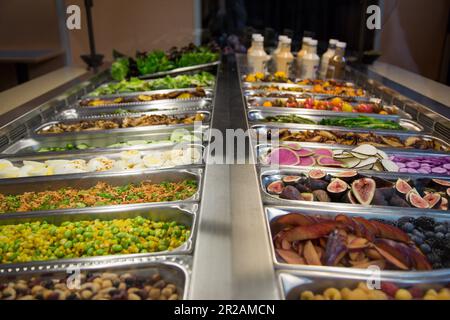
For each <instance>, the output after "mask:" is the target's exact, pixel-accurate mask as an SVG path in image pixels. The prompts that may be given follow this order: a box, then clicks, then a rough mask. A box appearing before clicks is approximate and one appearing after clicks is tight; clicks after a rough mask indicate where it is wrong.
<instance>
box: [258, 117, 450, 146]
mask: <svg viewBox="0 0 450 320" xmlns="http://www.w3.org/2000/svg"><path fill="white" fill-rule="evenodd" d="M251 129H253V130H252V132H251V136H252V139H253V140H256V141H263V142H267V141H268V139H267V135H268V132H269V131H277V130H282V129H287V130H290V131H291V132H304V131H308V130H309V131H313V130H324V131H334V132H341V133H346V132H350V133H373V134H377V135H380V136H392V137H398V138H399V139H401V140H402V141H404V140H405V139H407V138H409V137H419V138H422V139H424V140H428V141H429V140H433V141H436V142H439V143H440V144H441V145H442V146H443V147H444V148H446V150H447V151H445V150H434V149H427V150H421V149H413V148H394V147H390V148H389V147H378V146H377V148H379V149H382V150H384V149H392V148H393V149H396V150H399V149H400V150H408V151H411V150H412V151H413V150H419V151H426V152H428V153H433V152H438V153H445V152H449V151H450V144H449V143H448V142H446V141H444V140H442V139H440V138H437V137H434V136H432V135H429V134H426V133H425V134H422V133H417V132H413V131H406V132H401V131H394V130H367V129H358V128H342V127H331V126H330V127H327V126H318V125H302V124H282V123H280V124H276V125H274V124H257V125H252V126H251ZM298 142H301V143H303V142H302V141H298ZM323 145H325V146H328V145H331V144H327V143H324V144H323ZM332 145H336V146H339V147H341V146H345V145H339V144H332ZM354 147H356V145H354Z"/></svg>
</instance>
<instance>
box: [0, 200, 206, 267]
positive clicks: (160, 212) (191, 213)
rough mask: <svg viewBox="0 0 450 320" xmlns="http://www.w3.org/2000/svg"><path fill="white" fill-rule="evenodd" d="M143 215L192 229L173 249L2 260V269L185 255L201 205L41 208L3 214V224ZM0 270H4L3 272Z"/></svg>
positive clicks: (192, 241) (190, 246)
mask: <svg viewBox="0 0 450 320" xmlns="http://www.w3.org/2000/svg"><path fill="white" fill-rule="evenodd" d="M138 216H141V217H143V218H147V219H151V220H155V221H176V222H177V223H180V224H183V225H185V226H187V227H189V228H190V230H191V233H190V235H189V238H188V239H187V240H186V242H185V243H184V244H182V245H181V246H179V247H178V248H175V249H173V250H171V251H169V250H165V251H159V252H151V253H150V252H147V253H133V254H116V255H105V256H92V257H84V258H70V259H64V258H63V259H56V260H40V261H30V262H23V263H11V264H10V263H3V264H1V263H0V271H1V270H2V269H3V270H4V269H11V270H14V269H16V268H18V269H22V270H23V269H24V268H26V267H27V268H30V267H37V266H39V264H40V263H45V264H60V263H64V264H83V263H94V262H101V261H104V260H108V259H119V258H120V259H133V258H147V257H154V256H159V255H182V254H190V253H192V251H193V248H194V245H195V239H196V236H197V219H198V205H197V204H179V205H146V206H139V205H133V206H129V207H126V208H123V207H122V208H121V207H109V208H107V207H103V208H94V209H92V208H91V210H88V208H84V210H81V211H80V210H76V211H67V212H65V213H53V212H41V213H32V214H10V215H5V214H2V215H0V225H15V224H21V223H26V222H34V221H47V222H48V223H51V224H56V225H58V224H61V223H63V222H65V221H72V222H74V221H75V222H76V221H89V220H96V219H99V220H114V219H131V218H135V217H138ZM0 274H1V273H0Z"/></svg>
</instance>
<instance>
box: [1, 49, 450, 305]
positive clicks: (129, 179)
mask: <svg viewBox="0 0 450 320" xmlns="http://www.w3.org/2000/svg"><path fill="white" fill-rule="evenodd" d="M191 49H192V48H191ZM192 50H194V49H192ZM195 50H197V49H195ZM195 50H194V51H195ZM195 52H196V54H198V55H199V56H200V57H202V59H200V58H199V59H200V60H199V61H198V63H197V65H192V64H191V63H190V62H189V61H190V59H192V57H191V56H189V53H188V54H186V53H185V52H173V57H172V58H173V59H172V58H171V59H172V60H171V59H168V60H167V59H166V60H167V61H166V60H165V58H164V57H163V56H160V55H159V54H158V53H154V54H152V55H151V56H150V55H149V56H147V58H146V59H147V60H145V59H144V60H142V59H143V58H142V57H140V56H139V57H136V61H137V62H136V61H134V59H132V58H128V57H124V56H120V57H119V58H118V60H116V63H115V64H114V65H113V68H112V75H113V78H114V79H111V75H110V71H109V70H104V71H102V72H100V73H97V74H95V75H94V74H93V75H91V76H90V77H89V78H88V79H81V80H80V81H78V83H76V84H74V85H73V86H71V87H70V88H69V89H68V90H67V89H64V91H61V92H58V93H55V94H53V93H52V95H51V96H49V99H48V101H47V102H45V103H43V104H39V105H35V106H34V107H33V108H31V109H30V110H29V111H27V112H25V113H23V114H21V115H20V116H19V117H17V118H15V119H12V120H11V121H9V122H8V123H6V124H4V125H3V127H2V128H1V129H0V153H1V157H0V299H9V300H13V299H60V300H63V299H95V300H97V299H130V300H142V299H148V300H179V299H317V300H319V299H388V298H395V299H410V298H415V299H437V298H440V299H446V298H447V299H450V291H449V288H448V285H449V283H450V218H449V217H450V216H449V215H448V210H449V200H450V177H449V176H450V153H449V152H450V144H449V141H450V139H449V138H450V126H449V123H450V121H449V120H448V118H446V117H445V116H443V115H441V114H439V113H437V112H435V111H434V110H432V109H429V108H427V107H426V106H423V105H419V104H418V103H415V102H413V101H411V100H409V99H408V98H406V97H405V96H402V95H401V94H400V93H398V92H396V91H394V90H393V89H392V88H389V87H387V86H385V85H383V84H382V82H380V81H378V80H375V79H373V78H369V77H367V74H366V73H364V72H362V71H360V70H358V69H355V68H350V67H347V69H346V76H345V78H346V81H338V80H308V79H292V78H288V77H287V76H286V75H285V74H283V73H282V72H277V73H275V74H259V73H255V74H252V73H250V71H249V70H250V69H249V68H248V65H247V61H246V57H245V56H243V55H236V57H234V56H233V57H231V56H227V57H223V58H222V63H219V61H217V56H216V55H214V54H212V53H211V52H210V51H209V50H206V51H202V50H200V51H198V52H197V51H195ZM178 55H181V56H183V57H185V58H183V59H181V58H179V57H178ZM155 61H157V63H156V62H155ZM173 61H177V63H174V62H173ZM136 63H137V65H138V66H140V69H139V70H135V69H133V68H134V67H133V66H134V64H136ZM153 65H158V66H159V67H158V68H153V67H152V66H153ZM130 75H131V76H132V78H131V79H129V78H127V77H129V76H130ZM209 129H217V130H218V131H220V132H222V133H225V132H226V129H243V130H244V131H245V130H248V136H247V140H246V145H247V146H248V149H247V152H246V153H245V154H244V155H239V154H238V155H237V156H235V158H234V161H233V163H226V164H218V163H217V160H218V159H217V158H216V159H214V161H213V160H212V155H211V153H212V148H213V143H212V142H213V139H212V134H211V132H212V131H211V130H209ZM215 147H217V146H215ZM227 147H228V145H227ZM233 148H234V145H233ZM216 151H217V150H216ZM226 152H227V153H228V152H230V150H229V149H228V148H227V149H226ZM374 270H375V271H376V272H378V273H377V274H378V275H379V280H380V281H381V287H379V288H377V290H369V288H368V287H367V279H368V278H369V277H370V276H371V275H373V272H374ZM72 273H77V274H79V275H80V276H79V277H78V278H77V280H76V281H78V282H77V283H75V284H74V283H72V282H73V278H72V277H71V276H70V274H72ZM71 281H72V282H71ZM74 285H76V286H75V287H74Z"/></svg>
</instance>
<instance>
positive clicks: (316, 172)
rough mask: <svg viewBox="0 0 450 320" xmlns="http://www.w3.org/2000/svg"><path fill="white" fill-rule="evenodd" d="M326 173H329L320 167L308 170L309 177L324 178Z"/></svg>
mask: <svg viewBox="0 0 450 320" xmlns="http://www.w3.org/2000/svg"><path fill="white" fill-rule="evenodd" d="M326 175H327V173H326V172H325V171H323V170H320V169H313V170H310V171H309V172H308V177H310V178H311V179H323V178H325V176H326Z"/></svg>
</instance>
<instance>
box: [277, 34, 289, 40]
mask: <svg viewBox="0 0 450 320" xmlns="http://www.w3.org/2000/svg"><path fill="white" fill-rule="evenodd" d="M283 39H288V36H285V35H283V34H282V35H279V36H278V41H281V40H283Z"/></svg>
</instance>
